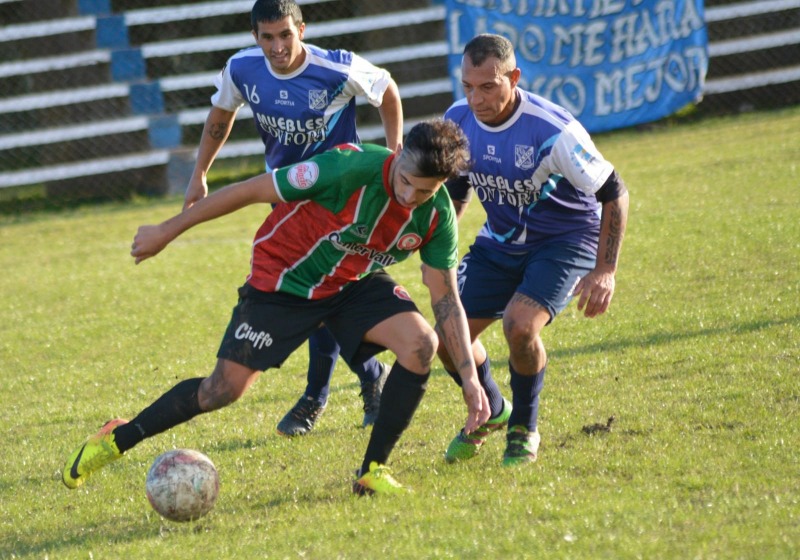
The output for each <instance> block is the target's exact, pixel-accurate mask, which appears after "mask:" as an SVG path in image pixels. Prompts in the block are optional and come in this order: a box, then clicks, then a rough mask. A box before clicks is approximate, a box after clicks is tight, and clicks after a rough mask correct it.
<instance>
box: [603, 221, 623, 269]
mask: <svg viewBox="0 0 800 560" xmlns="http://www.w3.org/2000/svg"><path fill="white" fill-rule="evenodd" d="M610 210H611V211H610V212H609V213H608V218H607V219H608V237H606V252H605V255H603V258H604V259H605V263H606V264H610V265H616V264H617V260H618V259H619V252H620V249H621V248H622V237H623V235H624V232H623V230H622V211H621V210H620V209H619V208H616V207H611V209H610Z"/></svg>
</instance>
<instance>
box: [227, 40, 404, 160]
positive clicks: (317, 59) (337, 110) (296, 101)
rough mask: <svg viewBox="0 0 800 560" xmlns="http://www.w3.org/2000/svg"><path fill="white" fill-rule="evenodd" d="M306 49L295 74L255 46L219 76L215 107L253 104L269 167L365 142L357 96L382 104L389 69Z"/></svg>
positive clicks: (351, 56)
mask: <svg viewBox="0 0 800 560" xmlns="http://www.w3.org/2000/svg"><path fill="white" fill-rule="evenodd" d="M303 48H304V49H305V51H306V57H305V61H304V62H303V64H302V65H301V66H300V68H298V69H297V70H295V71H294V72H292V73H291V74H277V73H275V72H274V71H273V70H272V68H271V67H270V65H269V61H268V60H267V59H266V57H265V56H264V53H263V52H262V51H261V48H260V47H258V46H253V47H250V48H246V49H243V50H241V51H239V52H238V53H236V54H235V55H233V56H232V57H231V58H229V59H228V62H227V63H226V65H225V68H223V69H222V72H221V73H220V74H219V75H218V76H217V78H216V80H215V84H214V85H215V86H216V87H217V91H216V93H215V94H214V95H213V96H212V97H211V103H212V104H213V105H214V106H215V107H219V108H220V109H224V110H226V111H232V112H235V111H237V110H238V109H239V108H240V107H242V106H243V105H244V104H245V103H247V104H249V105H250V108H251V109H252V111H253V119H254V121H255V125H256V129H257V131H258V133H259V134H260V135H261V139H262V140H263V142H264V148H265V151H264V157H265V160H266V164H267V165H266V168H267V170H268V171H269V170H272V169H276V168H278V167H282V166H284V165H289V164H292V163H297V162H299V161H302V160H305V159H308V158H309V157H311V156H313V155H315V154H318V153H321V152H324V151H326V150H328V149H330V148H332V147H334V146H336V145H338V144H343V143H348V142H352V143H358V142H360V139H359V137H358V134H357V132H356V113H355V111H356V102H355V98H356V96H358V95H363V96H364V97H365V98H366V99H367V101H368V102H369V103H370V104H371V105H373V106H375V107H378V106H380V104H381V102H382V101H383V94H384V92H385V91H386V89H387V87H388V86H389V84H390V83H391V77H390V75H389V73H388V72H387V71H386V70H384V69H382V68H378V67H377V66H374V65H372V64H371V63H369V62H368V61H367V60H365V59H364V58H362V57H360V56H358V55H356V54H355V53H352V52H350V51H345V50H325V49H321V48H319V47H316V46H314V45H309V44H306V43H304V44H303Z"/></svg>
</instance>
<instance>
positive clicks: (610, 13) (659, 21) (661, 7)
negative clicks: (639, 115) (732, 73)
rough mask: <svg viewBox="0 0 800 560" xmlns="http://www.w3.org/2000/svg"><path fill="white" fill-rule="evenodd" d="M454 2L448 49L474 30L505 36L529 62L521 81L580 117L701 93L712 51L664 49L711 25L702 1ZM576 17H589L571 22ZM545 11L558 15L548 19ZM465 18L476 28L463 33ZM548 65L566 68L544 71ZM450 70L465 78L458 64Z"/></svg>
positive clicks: (460, 43)
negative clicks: (706, 21) (701, 9)
mask: <svg viewBox="0 0 800 560" xmlns="http://www.w3.org/2000/svg"><path fill="white" fill-rule="evenodd" d="M451 2H452V3H453V4H455V5H461V6H464V8H463V9H462V10H459V9H452V10H449V11H448V25H449V30H450V32H449V39H450V49H451V51H450V52H452V53H457V52H463V48H464V45H465V43H466V41H468V40H469V39H470V38H471V37H472V35H474V34H479V33H497V34H499V35H503V36H504V37H506V38H508V39H509V40H510V41H511V42H512V44H513V45H514V49H515V52H516V53H517V62H518V65H519V66H521V67H523V76H522V79H521V80H520V84H519V85H520V87H521V88H523V89H527V90H529V91H531V92H533V93H536V94H538V95H541V96H542V97H545V98H547V99H551V100H553V101H554V102H555V103H558V104H559V105H561V106H563V107H565V108H566V109H567V110H568V111H570V112H571V113H572V114H574V115H576V116H579V118H581V117H589V116H590V115H591V116H598V117H608V116H609V115H613V114H616V113H622V112H624V111H629V110H635V109H637V108H638V107H641V106H643V105H644V104H646V103H648V104H658V103H659V102H661V100H662V99H663V98H667V99H669V98H670V97H671V96H674V95H676V94H682V95H684V96H685V95H686V94H691V93H693V92H694V93H695V94H697V93H699V91H700V87H701V86H702V83H701V82H702V80H703V79H704V76H705V70H706V68H707V67H708V58H707V54H706V50H705V48H704V46H698V45H699V43H695V45H693V46H687V45H686V44H684V45H682V46H678V45H675V46H673V47H672V49H679V50H672V51H670V52H669V53H666V52H665V51H664V47H665V46H666V45H670V44H671V43H673V42H677V41H682V40H685V39H688V38H690V37H692V36H693V35H695V34H696V33H697V32H698V31H699V30H701V29H702V28H703V26H704V25H705V24H704V21H703V18H702V17H701V16H700V14H699V10H698V5H697V4H698V2H697V0H685V1H680V0H650V1H648V0H451ZM475 8H482V9H483V10H484V11H483V12H481V11H480V10H475ZM501 16H504V17H505V19H501ZM570 17H573V18H583V19H582V20H581V21H575V22H574V23H572V22H570V21H569V20H568V19H567V18H570ZM532 18H536V19H532ZM547 18H551V19H552V20H553V21H552V22H549V21H543V20H546V19H547ZM467 20H468V21H469V22H470V24H471V32H472V34H471V35H470V36H468V37H462V36H460V33H462V29H463V28H464V22H466V21H467ZM467 27H470V26H467ZM653 57H657V58H653ZM550 66H552V67H554V68H558V69H559V70H560V71H559V72H553V71H550V72H548V71H541V70H540V69H542V68H545V67H550ZM567 69H570V70H567ZM452 71H453V75H454V78H455V79H456V80H457V81H460V76H459V75H458V74H459V72H458V69H456V68H453V69H452Z"/></svg>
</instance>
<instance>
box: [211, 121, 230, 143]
mask: <svg viewBox="0 0 800 560" xmlns="http://www.w3.org/2000/svg"><path fill="white" fill-rule="evenodd" d="M227 132H228V124H227V123H224V122H220V123H212V124H211V125H210V126H209V127H208V135H209V136H211V138H213V139H214V140H222V139H224V138H225V134H226V133H227Z"/></svg>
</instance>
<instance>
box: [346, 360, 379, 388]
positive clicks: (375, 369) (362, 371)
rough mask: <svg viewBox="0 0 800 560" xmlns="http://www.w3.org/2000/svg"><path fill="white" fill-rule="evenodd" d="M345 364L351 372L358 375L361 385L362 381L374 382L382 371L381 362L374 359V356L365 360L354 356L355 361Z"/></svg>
mask: <svg viewBox="0 0 800 560" xmlns="http://www.w3.org/2000/svg"><path fill="white" fill-rule="evenodd" d="M347 365H349V366H350V369H351V370H353V373H355V374H356V375H357V376H358V380H359V381H360V382H361V385H362V386H363V385H364V383H374V382H375V381H377V380H378V378H379V377H380V376H381V373H382V372H383V370H382V369H381V363H380V362H379V361H378V360H377V359H375V357H374V356H373V357H370V358H367V359H366V360H359V359H358V357H356V358H355V363H353V364H347Z"/></svg>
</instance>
